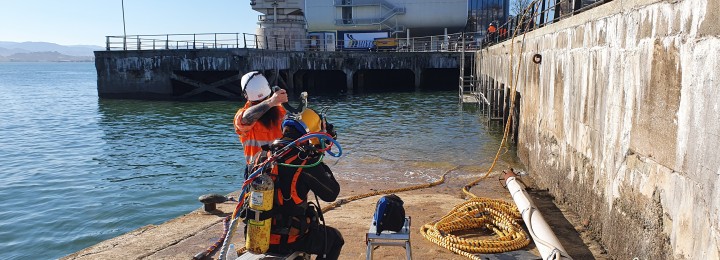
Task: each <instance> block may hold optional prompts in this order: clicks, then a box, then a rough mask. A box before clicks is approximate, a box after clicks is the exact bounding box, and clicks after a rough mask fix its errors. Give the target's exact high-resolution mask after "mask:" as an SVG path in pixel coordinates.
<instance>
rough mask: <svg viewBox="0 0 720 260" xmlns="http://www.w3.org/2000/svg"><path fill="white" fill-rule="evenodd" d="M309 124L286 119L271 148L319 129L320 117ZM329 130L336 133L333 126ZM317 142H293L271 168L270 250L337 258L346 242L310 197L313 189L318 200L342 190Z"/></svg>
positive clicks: (332, 198)
mask: <svg viewBox="0 0 720 260" xmlns="http://www.w3.org/2000/svg"><path fill="white" fill-rule="evenodd" d="M303 117H304V118H303V119H305V116H303ZM306 121H308V120H306ZM310 121H313V120H310ZM316 123H317V125H316ZM310 124H312V126H310V128H308V126H307V125H306V124H305V123H304V122H303V121H301V120H297V119H292V118H290V119H285V120H284V121H283V123H282V132H283V136H282V138H280V139H278V140H276V141H275V142H273V144H272V145H271V147H270V149H271V151H277V150H278V149H282V148H283V147H285V146H286V145H287V144H288V143H290V142H292V141H294V140H296V139H298V138H300V137H301V136H303V135H304V134H306V133H308V132H309V131H311V130H315V129H320V122H319V121H318V122H312V123H310ZM314 128H315V129H314ZM329 128H331V125H330V127H329ZM328 130H330V131H328V132H330V133H331V135H333V136H334V132H333V131H332V129H328ZM313 132H315V131H313ZM318 146H319V145H317V144H315V145H313V144H305V145H300V146H293V147H291V148H290V149H292V150H291V151H290V152H288V153H287V154H285V155H283V156H282V157H280V158H278V159H277V162H278V163H277V165H275V166H274V167H273V168H272V169H271V173H270V176H271V178H272V179H273V182H274V183H275V194H274V197H275V198H274V203H273V204H274V205H273V209H272V211H270V212H268V213H269V214H270V216H271V217H272V225H271V229H270V248H269V250H268V252H270V253H277V254H291V253H293V252H296V251H301V252H305V253H309V254H314V255H317V258H316V259H338V257H339V256H340V250H341V249H342V246H343V244H344V243H345V241H344V239H343V237H342V235H341V234H340V232H339V231H338V230H337V229H335V228H332V227H328V226H325V225H324V220H323V219H322V212H321V210H320V207H319V206H318V205H316V204H315V203H313V202H309V201H308V198H307V195H308V192H310V191H312V192H313V193H314V194H315V196H316V200H317V197H319V198H320V199H322V200H323V201H326V202H331V201H334V200H335V199H336V198H337V196H338V194H339V193H340V184H339V183H338V182H337V181H336V180H335V177H334V176H333V173H332V171H331V170H330V168H329V167H328V166H327V165H325V163H323V162H322V161H321V160H322V157H321V155H322V153H323V151H319V150H318ZM250 217H251V218H252V216H250ZM320 220H323V224H320Z"/></svg>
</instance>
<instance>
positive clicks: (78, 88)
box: [0, 63, 512, 259]
mask: <svg viewBox="0 0 720 260" xmlns="http://www.w3.org/2000/svg"><path fill="white" fill-rule="evenodd" d="M456 95H457V94H456V93H454V92H433V93H392V94H372V95H363V96H354V97H344V98H333V99H330V98H324V99H318V98H311V100H310V102H311V106H312V107H315V108H320V107H329V111H328V118H329V120H330V122H331V123H334V124H335V125H336V129H337V130H338V135H339V138H338V141H339V142H340V144H341V145H342V148H343V152H344V154H345V155H344V156H343V157H342V158H341V159H339V160H338V159H332V158H330V159H327V162H328V163H329V164H330V165H332V166H331V167H332V168H333V170H334V172H335V173H336V174H337V176H338V178H340V179H345V180H355V181H368V182H376V183H382V184H385V185H388V183H390V184H397V185H404V184H417V183H424V182H428V181H433V180H437V179H438V177H439V176H440V174H442V172H444V171H445V170H447V169H449V168H451V167H452V166H454V165H480V164H487V163H488V162H489V161H491V160H492V158H493V157H494V155H495V152H496V151H497V146H498V144H499V142H500V136H499V134H497V133H495V134H488V133H486V131H487V130H488V129H487V128H486V127H485V126H484V124H483V123H482V120H481V119H480V118H478V116H477V113H476V112H474V111H472V110H471V111H467V109H466V110H465V111H463V110H461V109H460V106H459V105H458V102H457V96H456ZM241 105H242V104H239V103H237V102H200V103H192V102H151V101H132V100H99V99H98V98H97V90H96V74H95V68H94V64H92V63H0V177H2V182H0V198H2V203H0V259H55V258H60V257H63V256H65V255H68V254H70V253H73V252H76V251H78V250H80V249H83V248H85V247H88V246H91V245H93V244H96V243H98V242H101V241H103V240H106V239H109V238H112V237H115V236H118V235H121V234H123V233H126V232H128V231H131V230H134V229H136V228H138V227H141V226H144V225H148V224H160V223H163V222H165V221H167V220H169V219H172V218H174V217H177V216H180V215H182V214H185V213H188V212H190V211H192V210H195V209H197V208H199V207H200V206H201V205H200V203H199V202H197V198H198V196H200V195H202V194H205V193H223V194H225V193H229V192H232V191H235V190H237V189H239V184H240V182H241V180H242V179H241V178H242V177H241V174H240V173H241V171H242V170H241V169H242V168H243V164H242V158H243V155H242V147H241V146H240V143H239V141H238V139H237V136H236V135H235V133H234V131H233V128H232V118H233V115H234V113H235V111H236V110H237V109H238V107H240V106H241ZM326 158H329V157H326ZM508 161H512V159H508ZM509 163H512V162H509ZM392 187H399V186H392Z"/></svg>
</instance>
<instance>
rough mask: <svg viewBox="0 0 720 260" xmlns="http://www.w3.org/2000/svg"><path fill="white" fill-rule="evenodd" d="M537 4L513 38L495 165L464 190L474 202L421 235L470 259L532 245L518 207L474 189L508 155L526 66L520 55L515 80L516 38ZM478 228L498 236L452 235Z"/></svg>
mask: <svg viewBox="0 0 720 260" xmlns="http://www.w3.org/2000/svg"><path fill="white" fill-rule="evenodd" d="M536 2H537V0H536V1H533V3H531V4H530V5H529V7H528V8H526V9H525V11H524V12H523V16H522V18H521V19H520V22H519V23H518V25H517V27H516V28H515V30H514V32H513V36H512V38H511V39H510V41H511V43H510V50H511V51H510V52H511V53H510V58H509V61H508V75H509V77H508V78H509V79H510V80H511V82H510V84H509V85H510V93H511V95H510V107H509V111H510V112H509V113H508V120H507V122H506V124H505V129H504V130H505V131H504V132H503V138H502V141H501V142H500V147H499V148H498V151H497V153H496V154H495V159H494V160H493V162H492V165H490V168H488V171H487V172H486V173H485V175H483V176H482V177H480V178H478V179H476V180H474V181H472V182H470V183H469V184H468V185H466V186H465V187H463V189H462V191H463V193H464V194H465V195H467V196H468V197H469V198H470V199H468V200H467V201H465V202H463V203H461V204H460V205H457V206H455V208H453V210H451V211H450V212H449V213H448V214H447V215H445V216H444V217H442V218H441V219H440V220H439V221H437V222H434V223H432V222H431V223H428V224H425V225H423V226H422V227H421V228H420V233H421V234H422V235H423V237H425V239H427V240H429V241H431V242H433V243H435V244H437V245H440V246H442V247H444V248H447V249H449V250H450V251H452V252H454V253H456V254H459V255H462V256H465V257H468V258H470V259H478V260H480V259H481V258H480V257H478V256H476V255H475V254H477V253H502V252H508V251H513V250H518V249H521V248H523V247H525V246H527V245H528V244H530V239H528V236H527V234H526V233H525V231H524V230H523V228H522V226H521V225H520V223H519V221H520V220H521V219H522V215H520V212H519V211H518V208H517V206H515V205H514V204H511V203H508V202H506V201H503V200H497V199H488V198H480V197H477V196H476V195H475V194H473V193H471V192H470V189H471V188H472V187H474V186H476V185H477V184H478V183H480V182H481V181H482V180H484V179H486V178H487V177H488V176H489V175H490V173H492V170H493V169H494V168H495V165H496V164H497V161H498V159H499V158H500V155H501V153H502V151H503V150H505V151H506V152H507V138H508V135H509V132H510V126H511V124H512V120H513V111H514V109H515V86H516V85H517V84H516V83H517V82H518V76H519V74H520V73H519V71H520V65H521V64H522V56H520V60H519V61H518V68H517V71H518V73H517V74H515V78H514V79H513V71H512V61H513V55H514V43H515V41H514V39H515V37H516V36H517V32H518V29H520V26H521V25H522V24H523V23H524V19H525V17H526V14H527V12H528V11H529V10H530V6H533V5H534V4H535V3H536ZM526 29H527V28H526ZM526 31H527V30H525V32H526ZM525 34H526V33H523V38H522V43H523V44H522V45H521V47H520V53H521V54H522V51H523V49H524V47H525V44H524V43H525ZM478 228H486V229H487V230H492V231H493V232H494V233H495V237H494V238H488V239H470V238H462V237H458V236H456V235H453V234H452V232H457V231H464V230H474V229H478Z"/></svg>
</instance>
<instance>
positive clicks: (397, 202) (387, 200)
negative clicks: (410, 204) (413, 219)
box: [373, 194, 405, 235]
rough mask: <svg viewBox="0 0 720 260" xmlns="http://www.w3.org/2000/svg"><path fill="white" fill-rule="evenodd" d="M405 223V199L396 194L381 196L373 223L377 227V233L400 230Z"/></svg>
mask: <svg viewBox="0 0 720 260" xmlns="http://www.w3.org/2000/svg"><path fill="white" fill-rule="evenodd" d="M404 224H405V208H403V201H402V199H400V197H398V196H397V195H395V194H390V195H385V196H383V197H382V198H380V199H379V200H378V202H377V206H376V207H375V214H374V215H373V225H375V226H376V227H377V232H376V234H377V235H380V232H383V231H385V230H389V231H395V232H398V231H400V230H401V229H402V228H403V225H404Z"/></svg>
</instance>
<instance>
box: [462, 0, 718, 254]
mask: <svg viewBox="0 0 720 260" xmlns="http://www.w3.org/2000/svg"><path fill="white" fill-rule="evenodd" d="M718 10H720V1H719V0H680V1H655V0H639V1H633V0H630V1H613V2H609V3H607V4H605V5H602V6H600V7H597V8H595V9H592V10H590V11H587V12H584V13H581V14H578V15H576V16H573V17H571V18H569V19H566V20H563V21H560V22H558V23H555V24H553V25H549V26H547V27H544V28H542V29H539V30H536V31H533V32H531V33H528V34H527V35H526V38H525V41H524V45H523V44H522V42H521V41H520V40H518V41H515V43H514V44H513V46H512V49H513V50H511V42H506V43H504V44H502V45H499V46H494V47H492V48H491V49H490V50H487V51H482V52H481V53H480V54H481V55H479V56H478V58H477V61H478V64H479V66H478V67H477V68H476V70H477V71H478V72H479V73H480V74H482V75H485V76H487V77H492V78H494V79H495V80H498V81H499V82H501V83H505V84H506V86H511V85H516V86H517V91H518V93H520V94H521V95H522V99H521V117H520V122H519V124H520V133H519V144H518V154H519V156H520V157H521V159H522V160H523V161H524V162H525V164H526V165H527V166H528V167H529V170H530V171H531V173H533V175H534V178H535V179H536V180H537V182H538V183H539V185H541V186H543V187H545V188H549V189H550V191H551V193H552V194H554V195H555V196H556V199H557V201H558V202H559V203H563V204H566V205H567V206H568V207H569V208H571V209H572V210H574V211H576V213H578V214H579V215H580V216H582V218H583V220H584V221H583V222H584V223H578V224H582V225H586V228H588V229H589V230H591V231H592V232H593V234H595V236H596V238H597V239H599V240H600V241H601V243H602V244H603V245H604V246H605V247H606V249H607V251H608V253H609V255H610V256H611V257H613V258H617V259H633V258H634V257H639V258H640V259H720V153H718V152H717V151H716V150H715V149H716V148H718V147H720V59H719V58H718V56H719V55H718V54H719V53H720V38H719V36H720V18H718V16H717V14H716V13H717V11H718ZM521 46H524V50H523V51H522V54H521V55H519V53H520V47H521ZM536 53H539V54H541V55H542V57H543V59H542V63H540V64H535V63H533V62H531V59H532V56H533V55H534V54H536ZM511 55H512V57H513V61H512V62H510V57H511ZM519 57H520V58H521V59H519ZM518 63H519V64H520V65H519V67H518ZM511 68H512V69H511ZM518 68H519V80H518V82H517V83H515V84H510V83H511V82H510V79H511V77H510V74H509V73H508V72H509V71H510V70H512V71H514V74H512V75H516V74H515V73H518Z"/></svg>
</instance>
